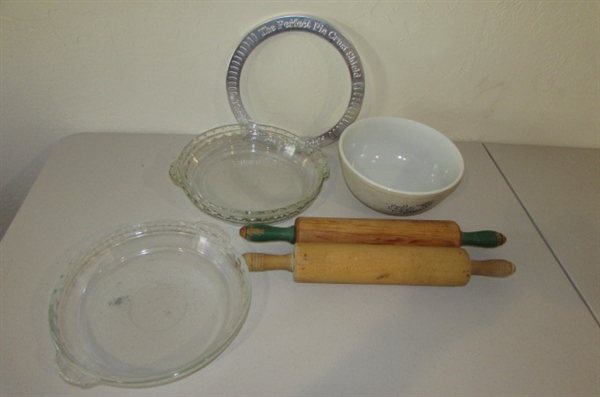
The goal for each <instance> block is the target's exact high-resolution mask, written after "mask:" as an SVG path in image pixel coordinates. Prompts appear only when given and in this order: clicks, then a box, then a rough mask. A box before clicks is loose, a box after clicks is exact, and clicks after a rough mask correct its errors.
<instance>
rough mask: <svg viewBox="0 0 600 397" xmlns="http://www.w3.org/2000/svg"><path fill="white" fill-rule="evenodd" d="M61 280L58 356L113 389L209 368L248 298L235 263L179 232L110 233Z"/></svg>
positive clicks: (180, 227)
mask: <svg viewBox="0 0 600 397" xmlns="http://www.w3.org/2000/svg"><path fill="white" fill-rule="evenodd" d="M61 280H62V285H61V286H59V287H57V292H56V296H55V297H54V299H53V302H52V304H51V309H50V311H51V315H50V319H51V331H52V334H53V338H54V341H55V344H56V346H57V349H58V350H59V354H62V355H63V356H64V358H65V359H66V361H68V362H69V364H70V365H71V366H72V367H73V369H74V370H75V371H80V372H82V373H85V374H87V375H88V376H91V377H93V378H96V379H97V380H98V382H99V383H108V384H119V385H134V386H139V385H149V384H150V385H151V384H159V383H164V382H167V381H170V380H173V379H175V378H177V377H180V376H183V375H185V374H188V373H190V372H192V371H194V370H196V369H199V368H200V367H202V366H204V365H205V364H206V363H208V362H210V361H211V360H212V359H213V358H214V357H216V355H218V354H219V353H220V352H221V351H222V350H223V349H224V348H225V347H226V346H227V344H228V343H229V342H230V341H231V340H232V338H233V337H234V336H235V335H236V334H237V332H238V331H239V329H240V328H241V326H242V324H243V321H244V319H245V316H246V313H247V311H248V308H249V303H250V295H251V290H250V288H251V286H250V282H249V278H248V273H247V269H246V267H245V264H244V262H243V260H242V259H241V258H240V257H239V255H237V254H235V253H233V252H232V251H231V249H229V248H228V247H227V245H226V244H223V243H221V242H220V241H219V240H218V238H217V237H215V236H213V235H211V234H209V233H204V232H202V231H201V230H198V229H197V228H195V227H191V226H186V225H185V224H159V225H156V224H153V225H150V226H143V227H135V228H131V229H127V230H125V231H124V232H121V233H118V234H117V235H115V236H113V237H111V238H109V239H108V240H107V241H105V242H103V243H101V244H100V245H98V246H97V247H96V248H95V249H93V250H91V251H90V252H89V253H87V254H86V255H84V256H82V257H81V258H79V259H78V260H76V261H75V263H73V268H72V269H71V271H70V272H69V273H68V274H67V275H65V276H64V277H63V278H62V279H61ZM63 376H64V374H63Z"/></svg>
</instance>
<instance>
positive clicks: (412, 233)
mask: <svg viewBox="0 0 600 397" xmlns="http://www.w3.org/2000/svg"><path fill="white" fill-rule="evenodd" d="M240 235H241V236H242V237H243V238H245V239H246V240H249V241H255V242H259V241H287V242H289V243H292V244H294V243H346V244H381V245H390V244H392V245H416V246H433V247H460V246H463V245H471V246H477V247H489V248H491V247H498V246H500V245H502V244H504V243H505V242H506V238H505V237H504V236H503V235H502V234H501V233H498V232H495V231H491V230H483V231H479V232H462V231H461V230H460V228H459V226H458V224H457V223H456V222H453V221H429V220H404V219H351V218H347V219H346V218H309V217H299V218H297V219H296V221H295V223H294V226H290V227H287V228H285V227H284V228H281V227H274V226H269V225H261V224H256V225H248V226H244V227H242V228H241V229H240Z"/></svg>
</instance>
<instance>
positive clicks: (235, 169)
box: [169, 124, 329, 223]
mask: <svg viewBox="0 0 600 397" xmlns="http://www.w3.org/2000/svg"><path fill="white" fill-rule="evenodd" d="M169 173H170V176H171V179H172V180H173V182H174V183H175V184H176V185H177V186H179V187H181V188H182V189H183V190H184V191H185V193H186V195H187V196H188V197H189V199H190V200H191V201H192V202H193V203H194V204H195V205H196V206H197V207H198V208H200V209H201V210H203V211H205V212H206V213H208V214H210V215H212V216H214V217H217V218H219V219H222V220H225V221H229V222H233V223H252V222H260V223H273V222H279V221H283V220H286V219H289V218H291V217H293V216H295V215H297V214H299V213H300V212H302V211H303V210H304V209H305V208H307V207H308V206H309V205H310V204H311V203H312V202H313V201H314V200H315V199H316V197H317V195H318V194H319V192H320V191H321V188H322V185H323V183H324V181H325V180H326V179H327V178H328V177H329V164H328V161H327V157H326V156H325V155H324V154H323V153H322V151H321V150H320V149H319V148H318V147H316V146H312V145H310V144H309V143H307V142H305V141H304V140H302V139H300V138H299V137H297V136H296V135H294V134H292V133H290V132H288V131H285V130H283V129H280V128H277V127H273V126H268V125H261V124H248V125H241V124H232V125H226V126H222V127H218V128H214V129H212V130H209V131H207V132H204V133H202V134H200V135H198V136H197V137H195V138H194V139H193V140H191V141H190V142H189V143H188V144H187V145H186V146H185V148H184V149H183V150H182V152H181V154H180V156H179V157H178V159H177V160H176V161H175V162H174V163H173V164H172V165H171V168H170V170H169Z"/></svg>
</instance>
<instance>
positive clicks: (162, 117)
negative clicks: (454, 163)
mask: <svg viewBox="0 0 600 397" xmlns="http://www.w3.org/2000/svg"><path fill="white" fill-rule="evenodd" d="M0 4H1V13H2V15H1V17H2V19H1V57H0V59H1V87H0V88H1V89H0V95H1V98H0V99H1V114H0V117H1V129H0V143H1V145H0V149H1V153H0V161H1V167H0V177H1V199H2V201H1V207H0V214H1V216H0V221H1V223H0V235H1V234H2V232H3V231H4V230H5V228H6V227H7V226H8V223H9V222H10V220H11V219H12V217H13V216H14V214H15V212H16V210H17V208H18V206H19V205H20V203H21V201H22V199H23V198H24V196H25V195H26V193H27V191H28V189H29V187H30V186H31V184H32V183H33V181H34V179H35V177H36V176H37V174H38V172H39V170H40V168H41V166H42V165H43V163H44V161H45V160H46V158H47V156H48V154H49V153H50V151H51V149H52V147H53V145H54V144H55V143H56V142H57V141H58V140H59V139H60V138H62V137H64V136H67V135H70V134H73V133H77V132H91V131H108V132H112V131H115V132H167V133H198V132H201V131H203V130H206V129H208V128H212V127H215V126H218V125H223V124H228V123H231V122H234V118H233V116H232V114H231V112H230V110H229V107H228V104H227V97H226V94H225V82H224V81H225V72H226V68H227V64H228V61H229V57H230V55H231V53H232V51H233V49H234V48H235V47H236V45H237V44H238V42H239V41H240V39H241V38H242V37H243V36H244V35H245V34H246V33H247V32H248V31H249V30H250V29H251V28H253V27H254V26H255V25H257V24H259V23H260V22H262V21H264V20H265V19H268V18H271V17H274V16H277V15H283V14H289V13H306V14H311V15H314V16H317V17H320V18H323V19H325V20H327V21H329V22H330V23H331V24H333V25H335V26H336V27H338V28H339V29H340V30H341V31H343V32H344V33H345V34H346V36H347V37H348V38H349V39H350V40H351V41H352V42H353V44H354V45H355V46H356V47H357V49H358V51H359V52H360V55H361V57H362V60H363V64H364V67H365V70H366V77H367V92H366V94H367V97H366V99H365V103H364V105H363V111H362V113H361V117H368V116H376V115H394V116H401V117H407V118H412V119H416V120H419V121H421V122H424V123H426V124H429V125H432V126H433V127H436V128H438V129H439V130H441V131H442V132H444V133H445V134H446V135H448V136H449V137H450V138H453V139H457V140H480V141H489V142H514V143H525V144H544V145H565V146H577V147H600V137H599V129H600V121H599V120H600V115H599V114H600V99H599V97H600V78H599V73H600V72H599V70H600V65H599V56H600V50H599V46H600V44H599V34H600V30H599V21H600V16H599V13H600V11H599V2H597V1H587V2H586V1H552V2H538V1H532V0H530V1H499V2H488V1H481V2H477V1H444V2H442V1H436V2H433V1H431V2H428V1H421V2H406V1H402V2H400V1H398V2H395V1H388V2H384V1H377V2H371V1H360V2H326V1H325V2H324V1H319V2H308V1H293V2H292V1H274V2H257V1H244V2H226V1H218V2H217V1H215V2H212V1H204V2H201V1H196V2H193V1H192V2H177V1H171V2H167V1H165V2H129V1H121V2H108V1H106V2H103V1H85V2H66V1H64V2H63V1H50V2H29V1H6V0H5V1H2V2H1V3H0ZM347 74H348V73H347V70H346V66H345V64H344V62H343V61H342V58H341V57H340V55H339V54H338V53H337V52H336V51H334V50H333V49H332V47H331V46H330V45H329V44H328V43H326V42H325V41H323V40H321V39H319V38H318V37H316V36H313V35H308V34H306V33H298V32H297V33H289V34H286V35H280V36H276V37H274V38H272V39H269V40H268V41H267V42H265V43H264V44H263V45H262V46H261V47H259V48H257V50H256V51H255V52H254V53H253V54H252V55H251V57H250V59H249V63H248V65H247V66H246V67H245V69H244V75H243V78H242V94H243V98H244V101H245V103H246V105H247V108H248V110H249V112H250V113H251V114H252V115H254V116H255V118H256V119H257V120H259V121H261V122H265V123H269V124H274V125H278V126H280V127H284V128H287V129H289V130H291V131H293V132H296V133H298V134H300V135H315V134H318V133H320V132H322V131H324V130H325V129H327V128H329V127H330V126H331V124H333V123H335V122H336V121H337V119H338V118H339V117H340V116H341V114H342V113H343V110H344V108H345V104H346V102H347V96H348V95H349V87H348V81H349V77H348V75H347Z"/></svg>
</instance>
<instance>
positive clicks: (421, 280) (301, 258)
mask: <svg viewBox="0 0 600 397" xmlns="http://www.w3.org/2000/svg"><path fill="white" fill-rule="evenodd" d="M244 259H245V261H246V264H247V266H248V269H249V270H250V271H253V272H257V271H267V270H287V271H291V272H292V273H293V274H294V281H296V282H301V283H343V284H396V285H427V286H462V285H466V284H467V283H468V282H469V280H470V278H471V275H480V276H488V277H507V276H510V275H511V274H513V273H514V272H515V270H516V268H515V265H513V264H512V263H511V262H509V261H506V260H502V259H491V260H485V261H472V260H471V259H470V258H469V254H468V253H467V251H465V250H464V249H462V248H452V247H417V246H402V245H369V244H321V243H296V244H295V246H294V252H292V253H290V254H287V255H269V254H260V253H246V254H244Z"/></svg>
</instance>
